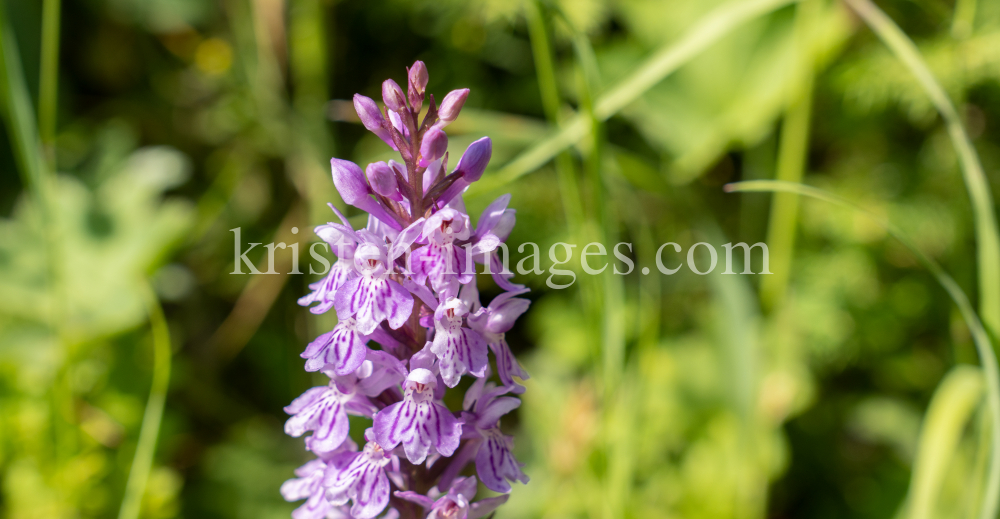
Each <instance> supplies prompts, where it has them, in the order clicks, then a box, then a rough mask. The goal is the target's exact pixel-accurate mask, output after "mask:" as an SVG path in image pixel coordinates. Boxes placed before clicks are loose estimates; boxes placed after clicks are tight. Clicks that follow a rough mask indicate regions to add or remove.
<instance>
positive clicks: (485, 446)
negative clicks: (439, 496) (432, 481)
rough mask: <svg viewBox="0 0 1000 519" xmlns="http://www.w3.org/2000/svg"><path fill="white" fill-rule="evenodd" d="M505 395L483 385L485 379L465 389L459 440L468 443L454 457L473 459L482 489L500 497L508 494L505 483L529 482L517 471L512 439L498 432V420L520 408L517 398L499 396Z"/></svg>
mask: <svg viewBox="0 0 1000 519" xmlns="http://www.w3.org/2000/svg"><path fill="white" fill-rule="evenodd" d="M507 392H508V388H507V387H504V386H500V387H496V386H495V385H494V384H493V383H492V382H490V383H487V382H486V378H485V377H484V378H480V379H479V380H477V381H476V382H474V383H473V384H472V386H470V387H469V390H468V391H466V393H465V401H464V403H463V408H465V409H466V410H467V412H464V413H462V417H463V419H464V420H465V424H466V427H463V433H462V437H463V439H466V440H469V441H468V442H467V443H466V445H465V446H464V447H463V448H462V451H463V452H460V453H459V454H458V455H457V456H458V457H459V458H466V459H471V458H475V461H476V473H477V474H478V475H479V479H480V481H482V482H483V484H484V485H486V488H488V489H490V490H492V491H494V492H500V493H504V494H506V493H508V492H510V490H511V487H510V483H508V481H520V482H521V483H527V482H528V480H529V478H528V476H526V475H525V474H524V472H522V471H521V467H523V466H524V464H523V463H521V462H519V461H517V459H516V458H514V454H513V452H512V451H513V449H514V439H513V438H512V437H510V436H507V435H505V434H503V432H501V431H500V418H501V417H502V416H503V415H505V414H507V413H509V412H511V411H513V410H514V409H517V408H518V407H520V406H521V401H520V400H518V399H517V398H515V397H510V396H502V395H503V394H505V393H507ZM442 479H445V478H444V477H442Z"/></svg>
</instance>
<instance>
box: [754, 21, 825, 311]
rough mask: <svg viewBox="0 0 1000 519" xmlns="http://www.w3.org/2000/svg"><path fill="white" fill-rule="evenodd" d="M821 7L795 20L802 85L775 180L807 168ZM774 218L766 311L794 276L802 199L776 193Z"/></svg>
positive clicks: (784, 131)
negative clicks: (815, 27) (815, 32)
mask: <svg viewBox="0 0 1000 519" xmlns="http://www.w3.org/2000/svg"><path fill="white" fill-rule="evenodd" d="M816 8H817V5H816V2H813V1H805V2H802V3H800V4H799V5H798V12H797V13H796V21H795V39H796V41H797V43H798V45H796V49H797V54H798V59H797V63H796V65H797V70H798V71H799V75H800V76H801V78H800V80H799V85H797V88H795V89H794V90H793V92H792V95H791V96H790V97H791V102H790V103H789V106H788V109H787V112H786V114H785V120H784V123H783V124H782V126H781V140H780V142H779V145H778V165H777V172H776V174H775V178H776V179H777V180H783V181H786V182H795V183H798V182H799V181H801V180H802V175H803V172H804V171H805V168H806V156H807V152H808V150H809V122H810V120H811V118H812V90H813V75H814V72H813V59H812V50H811V49H810V47H809V41H810V37H811V35H810V32H809V28H810V27H811V26H812V23H811V20H812V19H813V18H814V17H815V16H814V13H815V12H816V10H817V9H816ZM772 200H773V201H772V204H771V215H770V219H769V221H768V226H767V239H766V240H765V243H767V247H768V250H769V252H770V259H771V265H770V267H771V269H770V270H771V272H773V274H771V275H769V276H764V278H763V279H762V280H761V282H760V299H761V304H762V306H763V307H764V309H765V310H771V309H773V308H775V307H776V306H777V305H778V303H779V302H780V301H781V299H782V298H783V297H784V295H785V291H786V290H787V288H788V279H789V276H790V275H791V265H792V252H793V250H794V249H795V230H796V228H797V226H798V213H799V197H797V196H795V195H792V194H788V193H776V194H775V195H774V197H773V199H772Z"/></svg>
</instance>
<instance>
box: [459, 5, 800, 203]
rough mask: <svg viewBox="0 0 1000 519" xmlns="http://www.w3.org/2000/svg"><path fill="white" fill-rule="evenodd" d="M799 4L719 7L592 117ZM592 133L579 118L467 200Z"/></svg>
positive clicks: (603, 100) (479, 185)
mask: <svg viewBox="0 0 1000 519" xmlns="http://www.w3.org/2000/svg"><path fill="white" fill-rule="evenodd" d="M796 1H797V0H750V1H746V0H734V1H731V2H728V3H726V4H723V5H720V6H719V7H717V8H716V9H714V10H713V11H712V12H711V13H709V14H708V15H706V16H705V17H704V18H703V19H702V20H700V21H699V22H698V23H696V24H695V25H694V26H693V27H692V28H691V29H690V30H689V31H688V32H687V33H686V34H684V36H682V37H681V38H680V39H679V40H678V41H676V42H673V43H669V44H666V45H664V46H663V47H661V48H660V50H658V51H656V52H655V53H654V54H653V55H652V56H650V57H649V58H648V59H647V60H646V61H645V62H643V64H642V65H640V66H639V67H638V68H636V69H635V71H634V72H632V73H631V74H630V75H629V76H628V77H626V78H625V79H623V80H621V81H620V82H618V83H617V84H616V85H614V86H612V87H611V88H609V89H608V90H607V91H606V92H605V93H604V94H603V95H601V96H600V97H599V98H598V99H597V100H596V101H595V102H594V116H595V117H596V118H597V119H598V120H600V121H606V120H607V119H609V118H610V117H611V116H613V115H615V114H616V113H618V112H619V111H620V110H621V109H622V108H625V107H626V106H628V105H629V104H630V103H631V102H633V101H635V100H636V99H638V98H639V96H641V95H642V94H644V93H646V91H647V90H649V89H650V88H652V87H653V86H654V85H656V84H657V83H659V82H660V81H663V79H664V78H666V77H667V76H669V75H670V74H672V73H673V72H674V71H676V70H677V69H679V68H680V67H681V66H682V65H684V64H685V63H687V62H688V61H690V60H691V59H692V58H694V57H695V56H697V55H698V54H699V53H701V52H702V51H704V50H705V49H707V48H708V47H709V46H711V45H712V44H713V43H715V42H717V41H719V40H720V39H722V37H724V36H725V35H727V34H729V33H730V32H731V31H732V30H734V29H736V28H737V27H740V26H741V25H743V24H745V23H747V22H749V21H750V20H753V19H756V18H758V17H760V16H763V15H765V14H767V13H770V12H772V11H774V10H776V9H778V8H780V7H784V6H786V5H789V4H792V3H795V2H796ZM589 131H590V121H589V120H588V117H587V116H586V115H583V114H581V115H576V116H575V117H573V118H572V119H570V120H569V121H567V122H566V124H564V125H563V126H562V127H561V128H559V129H558V130H557V131H556V132H555V133H554V134H553V135H551V136H550V137H548V138H547V139H545V140H543V141H542V142H540V143H538V144H537V145H535V146H534V147H532V148H530V149H528V150H527V151H525V152H523V153H521V154H520V155H518V156H517V157H516V158H514V159H513V160H511V161H510V162H509V163H507V164H506V165H504V166H503V167H502V168H500V169H499V170H497V171H495V172H493V173H492V174H490V175H486V176H484V177H483V178H482V179H480V180H479V182H476V183H475V184H473V185H472V186H470V187H469V191H468V195H467V196H469V197H473V196H476V195H479V194H483V193H487V192H489V191H491V190H493V189H497V188H499V187H501V186H503V185H505V184H507V183H509V182H512V181H514V180H516V179H517V178H519V177H521V176H522V175H525V174H527V173H530V172H532V171H535V170H536V169H538V168H539V167H541V166H542V165H544V164H545V163H546V162H548V161H550V160H552V158H553V157H555V156H556V155H557V154H558V153H559V152H561V151H562V150H564V149H566V148H568V147H570V146H572V145H574V144H576V143H577V142H579V141H580V139H582V138H583V137H584V136H586V135H588V132H589Z"/></svg>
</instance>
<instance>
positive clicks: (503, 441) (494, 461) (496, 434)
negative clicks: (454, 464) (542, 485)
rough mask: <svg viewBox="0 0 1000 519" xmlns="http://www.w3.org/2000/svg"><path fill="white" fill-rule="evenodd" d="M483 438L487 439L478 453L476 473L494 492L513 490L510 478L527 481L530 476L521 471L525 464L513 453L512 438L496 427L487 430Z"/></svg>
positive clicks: (504, 492) (522, 481)
mask: <svg viewBox="0 0 1000 519" xmlns="http://www.w3.org/2000/svg"><path fill="white" fill-rule="evenodd" d="M483 438H484V440H485V441H484V442H483V444H482V445H481V446H480V447H479V452H478V453H476V474H478V475H479V479H480V480H481V481H482V482H483V485H485V486H486V488H488V489H490V490H492V491H494V492H500V493H501V494H506V493H508V492H510V490H511V488H510V483H508V482H507V481H508V480H509V481H520V482H521V483H527V482H528V480H529V478H528V476H526V475H525V474H524V472H521V467H523V466H524V464H523V463H520V462H519V461H517V459H516V458H514V455H513V454H512V453H511V450H512V448H513V441H512V440H511V438H510V437H509V436H505V435H504V434H503V433H501V432H500V430H499V429H496V428H493V429H489V430H487V431H485V432H484V434H483Z"/></svg>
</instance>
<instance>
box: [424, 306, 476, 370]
mask: <svg viewBox="0 0 1000 519" xmlns="http://www.w3.org/2000/svg"><path fill="white" fill-rule="evenodd" d="M468 313H469V305H468V303H466V302H465V301H462V300H461V299H459V298H457V297H450V298H448V299H447V300H446V301H444V302H443V303H442V304H440V305H438V308H437V310H436V311H435V313H434V341H433V342H432V343H431V353H433V354H434V355H435V356H436V357H437V359H438V367H439V368H440V369H441V377H442V378H443V379H444V383H445V384H446V385H447V386H448V387H455V386H456V385H457V384H458V380H459V378H461V376H462V375H464V374H466V373H471V374H472V375H474V376H476V377H482V376H484V374H485V372H486V367H487V366H488V365H489V363H488V359H487V353H486V340H485V339H483V336H482V335H480V334H479V332H476V331H475V330H473V329H471V328H467V327H464V326H462V318H463V317H465V315H466V314H468Z"/></svg>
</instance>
